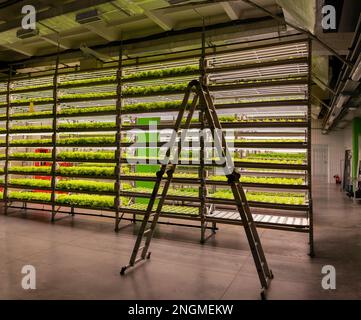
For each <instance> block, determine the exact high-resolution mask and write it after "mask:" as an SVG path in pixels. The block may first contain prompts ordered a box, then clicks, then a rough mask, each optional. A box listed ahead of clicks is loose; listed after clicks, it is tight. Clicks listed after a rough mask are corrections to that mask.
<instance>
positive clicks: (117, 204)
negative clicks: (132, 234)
mask: <svg viewBox="0 0 361 320" xmlns="http://www.w3.org/2000/svg"><path fill="white" fill-rule="evenodd" d="M122 77H123V45H122V44H121V45H120V49H119V61H118V70H117V102H116V121H115V122H116V127H117V132H116V137H115V140H116V145H117V149H116V151H115V160H116V165H115V179H116V180H115V185H114V187H115V199H114V206H115V232H118V231H119V223H120V220H121V217H120V209H121V205H122V203H121V199H120V193H121V190H122V186H121V174H122V164H121V158H122V147H121V143H122V133H121V130H122Z"/></svg>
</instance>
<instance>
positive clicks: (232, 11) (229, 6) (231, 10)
mask: <svg viewBox="0 0 361 320" xmlns="http://www.w3.org/2000/svg"><path fill="white" fill-rule="evenodd" d="M221 5H222V7H223V9H224V11H225V12H226V13H227V15H228V17H229V18H230V19H231V20H238V19H239V18H240V11H241V10H240V9H239V8H237V7H236V5H235V4H234V3H232V2H222V3H221Z"/></svg>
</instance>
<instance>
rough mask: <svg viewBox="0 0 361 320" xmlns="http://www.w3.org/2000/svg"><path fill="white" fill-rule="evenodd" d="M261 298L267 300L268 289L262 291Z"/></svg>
mask: <svg viewBox="0 0 361 320" xmlns="http://www.w3.org/2000/svg"><path fill="white" fill-rule="evenodd" d="M261 299H262V300H267V297H266V291H265V290H262V291H261Z"/></svg>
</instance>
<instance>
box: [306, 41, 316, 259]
mask: <svg viewBox="0 0 361 320" xmlns="http://www.w3.org/2000/svg"><path fill="white" fill-rule="evenodd" d="M311 90H312V40H311V39H310V38H309V39H308V104H307V167H308V170H307V180H308V201H309V204H308V205H309V210H308V216H309V224H310V227H309V228H310V230H309V245H310V253H309V255H310V257H314V256H315V251H314V243H313V242H314V239H313V202H312V96H311Z"/></svg>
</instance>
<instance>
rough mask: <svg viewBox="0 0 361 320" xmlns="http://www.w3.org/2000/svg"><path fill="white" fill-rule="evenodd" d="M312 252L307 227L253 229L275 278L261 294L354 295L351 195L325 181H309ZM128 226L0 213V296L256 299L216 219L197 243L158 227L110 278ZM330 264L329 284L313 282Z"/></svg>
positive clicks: (357, 285) (235, 231)
mask: <svg viewBox="0 0 361 320" xmlns="http://www.w3.org/2000/svg"><path fill="white" fill-rule="evenodd" d="M314 204H315V210H314V211H315V247H316V257H315V258H314V259H311V258H309V257H308V255H307V253H308V244H307V235H306V234H298V233H288V232H282V231H275V230H259V231H260V235H261V239H262V241H263V246H264V250H265V252H266V255H267V258H268V262H269V264H270V266H271V268H272V270H273V273H274V275H275V279H274V280H273V281H272V285H271V287H270V290H269V293H268V298H269V299H361V272H360V270H361V203H358V204H357V203H353V202H352V201H350V200H349V199H347V198H346V197H344V196H343V195H342V193H340V192H339V191H338V189H337V187H336V186H335V185H323V184H318V185H317V184H316V185H315V188H314ZM135 231H136V230H135V228H134V227H133V226H128V227H126V228H124V229H123V230H122V231H121V232H120V233H118V234H115V233H114V232H113V221H112V220H110V221H108V220H104V219H103V220H100V219H86V218H84V217H81V216H76V217H75V218H74V219H71V218H67V219H63V220H61V221H57V222H56V223H55V224H51V223H50V222H49V215H48V214H45V213H39V212H31V213H28V215H27V216H26V217H24V216H22V215H21V214H19V213H15V214H12V215H11V216H7V217H5V216H3V215H0V254H1V258H0V298H1V299H259V289H260V288H259V281H258V278H257V273H256V271H255V267H254V263H253V259H252V257H251V255H250V251H249V248H248V244H247V241H246V239H245V235H244V232H243V229H242V228H240V227H236V226H223V225H221V226H220V230H219V232H218V233H217V235H216V237H215V238H212V239H210V240H209V241H208V242H207V243H206V244H205V245H203V246H202V245H200V244H199V243H198V240H199V230H196V229H189V228H180V227H172V226H166V225H162V226H160V227H159V230H158V232H157V234H156V237H155V239H154V240H153V242H152V250H151V251H152V259H151V261H149V262H147V263H145V264H144V265H142V266H139V267H137V269H136V270H135V271H133V272H129V273H128V274H127V275H126V276H125V277H120V275H119V271H120V267H121V266H122V265H123V264H126V263H127V262H128V259H129V254H130V252H131V250H132V246H133V244H134V240H135V236H134V232H135ZM26 264H31V265H33V266H35V268H36V271H37V289H36V290H28V291H26V290H24V289H22V287H21V279H22V277H23V276H24V275H22V274H21V268H22V267H23V266H24V265H26ZM324 265H333V266H334V267H335V268H336V272H337V282H336V286H337V288H336V290H332V291H326V290H323V289H322V287H321V279H322V276H323V275H322V274H321V269H322V267H323V266H324Z"/></svg>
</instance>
